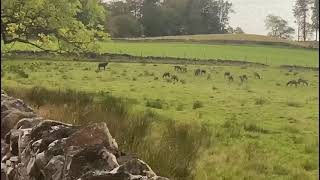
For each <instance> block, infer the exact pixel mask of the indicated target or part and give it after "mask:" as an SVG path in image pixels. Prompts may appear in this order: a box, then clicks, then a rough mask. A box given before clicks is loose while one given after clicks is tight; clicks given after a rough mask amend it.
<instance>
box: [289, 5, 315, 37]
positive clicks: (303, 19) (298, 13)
mask: <svg viewBox="0 0 320 180" xmlns="http://www.w3.org/2000/svg"><path fill="white" fill-rule="evenodd" d="M310 4H311V0H296V2H295V5H294V7H293V14H294V17H295V18H296V23H297V24H298V29H299V31H300V29H301V30H302V37H303V41H306V39H307V24H308V21H307V19H308V11H309V9H310V8H309V6H310ZM299 34H300V33H298V37H299Z"/></svg>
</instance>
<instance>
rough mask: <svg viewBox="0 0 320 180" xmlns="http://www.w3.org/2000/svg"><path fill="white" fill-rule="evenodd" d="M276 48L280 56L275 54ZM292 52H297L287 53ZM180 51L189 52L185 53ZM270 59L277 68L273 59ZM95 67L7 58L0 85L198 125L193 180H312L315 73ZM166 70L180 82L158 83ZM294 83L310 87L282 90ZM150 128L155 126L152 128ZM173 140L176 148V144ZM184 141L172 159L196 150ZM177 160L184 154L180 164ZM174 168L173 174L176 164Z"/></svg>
mask: <svg viewBox="0 0 320 180" xmlns="http://www.w3.org/2000/svg"><path fill="white" fill-rule="evenodd" d="M111 45H112V46H111ZM174 45H175V46H174ZM188 46H190V48H192V49H193V50H194V51H193V52H195V53H196V52H197V53H200V52H198V50H199V49H201V48H203V46H205V47H207V46H208V45H203V46H202V45H197V46H193V45H182V44H181V48H182V47H188ZM139 47H141V49H144V50H145V51H144V52H149V53H150V54H152V53H154V52H158V53H159V52H162V51H163V50H164V49H166V50H168V51H169V52H171V53H176V54H179V53H182V52H183V51H182V49H183V48H182V49H181V51H179V46H178V45H177V44H173V45H172V46H169V45H168V44H161V43H156V44H152V46H151V45H150V44H148V43H143V44H139ZM173 47H175V49H173ZM213 47H216V46H213ZM224 47H225V48H226V47H229V46H224ZM236 47H237V46H230V47H229V48H230V49H233V51H232V52H238V53H239V52H241V50H236V49H237V48H236ZM108 48H110V49H108ZM197 48H199V49H197ZM239 48H240V49H241V48H257V49H258V48H259V47H242V46H240V47H239ZM105 49H106V50H108V51H112V50H114V52H116V51H117V50H118V49H125V51H126V52H131V53H137V55H138V53H139V50H137V49H138V48H137V44H136V43H115V44H113V43H107V44H106V47H105ZM214 49H216V48H214ZM264 49H268V48H264ZM272 50H274V51H276V52H273V53H271V54H270V56H271V55H274V58H279V57H286V56H289V57H291V58H292V59H294V58H296V59H295V60H292V59H291V58H288V60H287V61H284V60H283V59H281V58H280V59H278V60H279V61H281V63H284V62H295V63H297V64H299V63H301V61H302V60H299V58H298V57H300V58H301V59H306V56H307V54H309V55H310V54H311V57H312V56H313V55H312V54H314V55H315V52H314V51H313V52H312V53H311V52H309V51H305V50H296V49H272V48H269V51H270V52H272ZM221 51H222V50H217V51H213V52H221ZM266 51H267V50H266ZM277 51H284V52H286V53H283V54H279V53H278V52H277ZM291 51H292V52H291ZM299 51H301V52H300V53H296V54H294V53H293V52H299ZM169 52H167V53H169ZM185 52H190V51H188V50H187V49H186V51H185ZM208 52H209V51H208ZM210 52H211V50H210ZM251 52H252V53H254V52H255V51H251ZM267 52H268V51H267ZM225 53H227V51H225ZM255 53H257V54H259V53H258V52H255ZM304 53H306V54H304ZM213 54H215V53H213ZM229 54H230V53H229ZM277 54H278V56H277ZM303 54H304V55H305V56H303ZM159 55H160V54H159ZM197 55H198V56H200V54H197ZM238 55H239V54H238ZM195 56H196V55H195ZM257 56H258V55H257ZM248 59H249V58H248ZM290 59H291V60H290ZM270 62H271V61H270ZM272 62H274V63H275V64H276V63H278V61H276V60H275V61H272ZM304 63H306V64H309V65H310V64H312V63H313V61H311V60H310V61H309V60H306V61H304ZM317 63H318V62H317ZM312 65H315V64H312ZM196 68H202V69H205V70H206V71H207V74H206V75H203V76H199V77H196V76H194V70H195V69H196ZM96 69H97V64H96V63H90V62H66V61H10V60H7V61H2V62H1V70H2V71H1V83H2V86H3V87H5V88H12V89H21V88H32V87H34V86H42V87H45V88H47V89H51V90H58V89H61V90H64V89H66V87H68V88H70V89H73V90H77V91H83V92H87V93H93V94H99V93H100V94H110V95H112V96H115V97H121V98H127V99H129V100H130V103H132V105H133V106H132V111H137V112H140V111H146V110H152V111H153V112H156V113H157V114H159V115H160V116H163V117H170V118H172V119H173V120H174V121H175V122H177V123H182V124H183V123H187V124H191V125H192V124H202V125H205V126H206V127H207V128H209V129H210V132H211V133H212V134H213V136H212V140H211V141H210V144H209V145H208V146H207V147H205V149H204V150H203V151H202V154H201V155H200V156H199V157H198V159H197V161H196V163H195V164H192V165H193V167H189V168H190V169H188V171H192V172H193V173H194V174H195V175H194V179H196V180H206V179H210V180H211V179H217V177H218V179H279V180H280V179H297V180H300V179H306V180H307V179H317V178H318V176H319V166H318V161H319V147H318V145H319V142H318V137H319V129H318V125H319V121H318V119H319V111H318V108H319V103H318V100H319V95H318V90H319V79H318V77H319V72H314V71H296V70H293V71H292V70H286V69H280V68H276V67H267V68H256V67H235V66H193V65H188V66H187V69H188V72H187V73H179V72H175V71H174V69H173V66H172V65H160V64H130V63H111V64H110V65H109V66H108V68H107V70H106V71H103V70H102V71H96ZM165 72H170V73H173V74H176V75H177V76H178V78H179V79H180V80H183V81H182V82H176V83H174V82H172V81H171V80H165V79H163V78H162V75H163V73H165ZM225 72H231V73H232V74H233V75H234V76H235V82H228V81H227V80H226V79H225V78H224V73H225ZM254 72H258V73H259V74H260V75H261V76H262V79H260V80H259V79H255V78H254V77H253V73H254ZM242 74H246V75H247V76H249V80H248V81H247V82H245V83H244V84H241V83H240V81H239V78H238V76H239V75H242ZM298 78H303V79H306V80H308V82H309V84H310V85H309V86H308V87H306V86H299V87H294V86H292V87H287V86H286V83H287V82H288V81H289V80H293V79H298ZM51 110H52V111H54V110H55V109H51ZM155 122H156V121H155ZM155 126H156V127H158V126H157V124H155ZM169 127H170V126H169ZM159 129H160V127H158V129H157V128H156V129H155V131H153V132H152V133H151V134H150V136H149V138H154V134H153V133H156V132H158V131H160V130H159ZM169 129H170V128H169ZM173 129H174V128H173ZM187 134H188V133H186V134H185V135H187ZM185 135H182V136H181V137H183V136H185ZM174 143H175V144H179V141H175V142H174ZM188 143H189V144H188ZM120 144H121V142H120ZM184 144H187V145H186V146H185V147H184V148H181V147H180V146H179V147H180V149H179V148H177V151H176V154H175V155H178V154H183V155H186V154H187V153H184V152H189V151H188V148H186V147H188V145H189V146H190V147H192V146H196V145H194V144H192V142H189V141H187V142H184ZM148 148H150V147H148ZM140 153H141V154H140V155H141V156H142V157H144V158H143V159H146V160H147V162H153V161H155V159H154V158H152V156H146V155H143V153H144V152H143V151H140ZM162 154H163V153H162ZM169 154H170V153H169ZM189 155H190V154H189ZM191 155H192V154H191ZM168 158H169V157H168ZM176 158H177V159H179V158H178V157H176ZM183 158H186V157H182V158H180V159H183ZM173 159H174V157H173ZM186 159H187V158H186ZM158 164H161V163H158ZM151 165H152V167H155V168H156V169H157V168H158V170H159V171H160V172H163V173H164V174H163V173H160V174H163V175H165V176H169V177H172V178H173V179H186V178H181V177H180V178H179V175H177V174H174V175H173V174H171V173H170V171H169V170H167V171H166V170H165V168H164V167H159V166H160V165H158V166H157V163H155V164H153V163H151ZM154 165H155V166H154ZM174 167H177V169H179V168H178V167H179V163H177V164H175V166H174Z"/></svg>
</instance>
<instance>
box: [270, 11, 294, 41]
mask: <svg viewBox="0 0 320 180" xmlns="http://www.w3.org/2000/svg"><path fill="white" fill-rule="evenodd" d="M265 26H266V29H267V30H270V32H269V33H268V35H269V36H272V37H278V38H283V39H290V38H292V36H291V35H292V34H294V32H295V30H294V29H293V28H292V27H290V26H289V25H288V22H287V21H286V20H284V19H282V18H281V17H279V16H274V15H268V16H267V18H266V20H265Z"/></svg>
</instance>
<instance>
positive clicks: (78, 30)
mask: <svg viewBox="0 0 320 180" xmlns="http://www.w3.org/2000/svg"><path fill="white" fill-rule="evenodd" d="M104 18H105V12H104V9H103V8H102V6H101V5H100V4H99V1H97V0H91V1H90V0H88V1H87V0H81V1H80V0H55V1H51V0H1V39H2V41H3V42H4V44H9V43H13V42H21V43H26V44H30V45H32V46H35V47H38V48H40V49H42V50H46V51H48V50H52V49H49V47H48V46H49V45H50V44H51V43H58V46H59V48H58V49H56V50H57V51H58V50H59V51H60V52H62V51H64V52H84V51H89V50H92V49H95V47H96V46H95V43H94V42H95V41H96V39H97V38H104V37H106V34H105V33H103V26H102V25H100V24H99V23H100V22H101V20H103V19H104Z"/></svg>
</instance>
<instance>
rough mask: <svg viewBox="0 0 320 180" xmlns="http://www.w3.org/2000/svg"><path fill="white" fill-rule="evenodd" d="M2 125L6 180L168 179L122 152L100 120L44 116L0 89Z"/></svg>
mask: <svg viewBox="0 0 320 180" xmlns="http://www.w3.org/2000/svg"><path fill="white" fill-rule="evenodd" d="M1 125H2V127H1V178H4V179H7V180H40V179H41V180H75V179H77V180H168V179H167V178H163V177H160V176H157V175H156V174H155V173H154V172H153V170H152V169H151V168H150V167H149V166H148V165H147V164H146V163H145V162H143V161H142V160H139V159H138V158H137V157H134V156H131V155H127V154H125V153H123V152H121V151H120V150H119V149H118V145H117V143H116V141H115V139H113V137H112V136H111V134H110V132H109V129H108V127H107V125H106V124H105V123H95V124H92V125H89V126H86V127H79V126H74V125H71V124H66V123H62V122H58V121H53V120H45V119H44V118H42V117H38V116H37V115H36V114H35V113H34V112H33V110H32V109H31V108H30V107H29V106H27V105H26V104H24V102H23V101H21V100H19V99H14V98H12V97H10V96H8V95H6V94H5V93H4V91H2V90H1Z"/></svg>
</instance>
